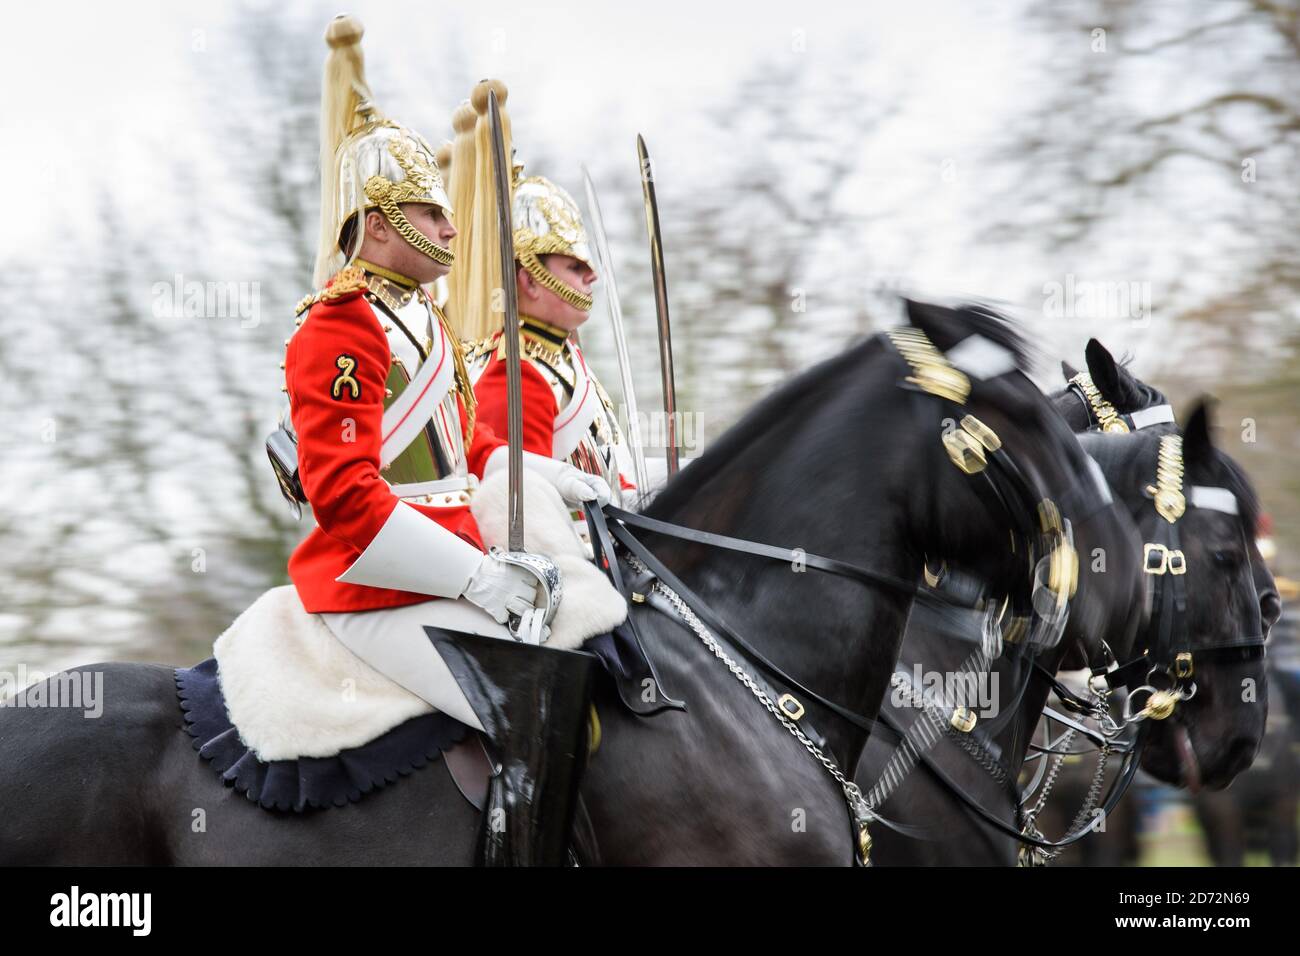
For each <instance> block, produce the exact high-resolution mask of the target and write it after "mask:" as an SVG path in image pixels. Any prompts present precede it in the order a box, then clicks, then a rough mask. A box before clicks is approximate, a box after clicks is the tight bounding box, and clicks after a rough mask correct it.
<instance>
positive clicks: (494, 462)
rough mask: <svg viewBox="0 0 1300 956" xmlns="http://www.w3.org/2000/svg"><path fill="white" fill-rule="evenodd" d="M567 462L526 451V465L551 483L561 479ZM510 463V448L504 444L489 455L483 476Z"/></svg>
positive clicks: (485, 476)
mask: <svg viewBox="0 0 1300 956" xmlns="http://www.w3.org/2000/svg"><path fill="white" fill-rule="evenodd" d="M567 464H568V462H567V461H560V460H558V459H556V458H547V457H546V456H545V455H539V454H537V453H535V452H531V451H526V452H524V467H525V468H531V469H532V470H533V471H535V472H537V473H538V474H539V475H541V476H542V477H543V478H545V479H546V480H547V481H549V482H550V483H551V484H555V483H556V482H557V481H559V480H560V472H562V471H563V470H564V468H565V466H566V465H567ZM509 465H510V448H509V446H507V445H502V446H501V447H500V448H498V449H496V451H494V452H492V454H490V455H488V460H487V461H486V462H485V463H484V465H483V477H484V478H485V479H486V478H487V476H488V475H490V474H492V473H493V472H494V471H496V470H497V469H498V468H508V467H509Z"/></svg>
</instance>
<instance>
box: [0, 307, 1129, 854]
mask: <svg viewBox="0 0 1300 956" xmlns="http://www.w3.org/2000/svg"><path fill="white" fill-rule="evenodd" d="M909 316H910V320H911V323H912V326H913V327H914V328H919V329H921V330H923V331H924V332H925V333H926V334H927V335H928V337H929V339H930V340H931V341H932V342H933V343H934V345H935V346H937V347H938V348H939V349H942V350H947V349H950V348H952V347H953V346H955V345H957V344H958V343H959V342H961V341H963V340H966V339H968V337H970V336H972V335H974V334H978V335H981V336H983V337H984V338H985V339H987V340H989V342H990V343H996V346H997V347H999V348H1002V349H1006V350H1009V351H1010V352H1011V353H1013V354H1014V355H1016V356H1021V355H1022V347H1021V342H1020V341H1019V339H1018V338H1017V337H1016V336H1015V335H1014V333H1012V332H1011V331H1010V330H1009V329H1008V328H1007V327H1006V326H1005V325H1004V324H1003V323H1001V322H1000V321H998V320H996V319H994V318H992V317H990V316H988V315H985V314H980V313H977V312H972V311H968V310H965V311H955V310H949V309H944V308H940V307H933V306H925V305H920V304H916V303H909ZM914 372H915V369H911V368H909V365H908V364H907V363H906V362H905V361H904V360H903V358H902V357H901V356H900V353H899V351H898V350H897V349H896V348H895V346H894V345H892V344H891V342H890V340H889V339H887V338H886V337H884V336H875V337H872V338H870V339H867V340H865V341H864V342H862V343H861V344H858V345H856V346H854V347H852V348H850V349H848V350H847V351H845V352H844V353H842V354H840V355H839V356H838V357H836V358H833V359H831V360H830V361H828V362H825V363H824V364H822V365H819V366H817V367H816V368H814V369H812V370H810V371H809V372H807V373H805V374H803V375H801V376H799V377H798V378H797V379H795V380H793V381H792V382H790V383H789V384H787V385H786V386H784V387H783V388H781V389H780V390H778V391H777V392H776V393H775V394H773V395H772V396H770V397H769V398H767V399H766V400H765V401H763V402H762V403H760V404H759V405H758V406H757V407H756V408H755V409H754V410H753V411H752V412H751V413H750V414H748V415H747V416H746V417H745V418H744V419H743V420H742V421H741V423H740V424H738V425H737V426H735V427H734V428H732V429H731V430H730V431H729V432H728V433H727V434H725V435H724V436H722V437H721V438H720V439H719V440H718V441H717V442H716V443H715V445H714V446H713V447H712V448H711V449H710V450H709V451H708V452H707V453H706V454H704V455H703V456H701V457H700V458H699V459H698V460H697V461H695V462H693V463H692V464H690V465H689V466H688V467H687V468H685V469H683V471H682V472H681V473H680V474H679V475H678V476H677V477H676V478H675V479H674V480H673V481H672V482H670V483H669V485H668V486H667V487H666V488H665V490H664V491H663V492H662V493H661V494H660V496H659V497H658V498H657V499H656V501H655V502H654V504H653V505H652V507H651V508H650V509H649V510H648V514H649V515H650V516H652V517H655V518H660V519H664V520H666V521H672V522H675V523H679V524H682V525H687V526H691V527H696V528H702V529H706V530H709V531H713V532H721V533H726V534H728V535H733V536H736V537H740V538H745V539H750V540H755V541H761V542H768V543H772V544H779V545H782V546H787V547H792V548H802V549H804V551H805V552H806V553H808V554H819V555H826V556H830V557H833V558H835V559H838V560H841V561H845V562H851V563H853V564H856V565H858V566H862V567H866V568H870V569H872V570H874V571H875V572H877V573H880V574H883V575H888V576H892V577H893V578H896V579H901V580H902V581H905V582H911V581H918V580H919V578H920V575H921V570H922V565H923V562H924V559H925V557H924V556H926V555H928V556H930V558H931V559H932V560H946V561H948V562H950V563H951V564H952V565H954V566H965V567H968V568H977V569H978V570H979V572H980V576H981V577H982V578H983V579H984V580H986V581H988V582H989V585H990V587H992V588H993V589H994V590H995V591H997V592H999V593H1006V594H1019V593H1022V592H1023V591H1024V590H1025V589H1026V588H1027V586H1028V580H1027V579H1028V578H1029V574H1028V571H1027V570H1026V568H1025V566H1024V560H1025V555H1024V553H1023V550H1021V551H1019V552H1018V553H1013V551H1012V544H1013V543H1014V541H1015V540H1016V539H1015V537H1014V535H1009V534H1008V528H1009V522H1010V519H1009V517H1008V515H1007V514H1006V513H1002V512H1000V511H999V510H998V509H996V508H990V507H988V506H987V505H986V504H985V501H986V499H985V498H984V497H982V496H981V495H980V494H978V493H977V491H976V487H975V484H974V482H975V481H976V480H977V479H976V478H974V477H972V476H970V475H967V474H963V473H962V472H961V471H959V470H958V469H957V468H955V467H954V465H953V462H952V461H951V460H950V457H949V453H948V452H947V450H946V449H945V445H944V443H943V441H942V438H943V435H944V433H945V430H946V429H949V428H951V426H952V423H951V422H947V423H945V422H944V420H943V419H944V418H945V417H947V416H949V415H951V414H953V412H952V406H951V404H950V403H947V402H944V401H941V400H940V399H938V398H936V397H935V396H934V395H933V394H928V393H927V392H926V391H924V390H922V389H919V388H916V387H913V385H912V384H911V383H908V382H907V379H909V378H913V379H914V378H915V375H914ZM900 385H901V386H904V387H900ZM971 386H972V388H971V392H970V396H969V400H968V401H967V403H966V404H965V406H964V407H963V408H962V409H961V411H963V412H969V413H971V414H974V415H977V416H978V417H979V418H980V419H982V420H983V421H984V422H985V424H986V425H988V426H989V427H991V428H993V429H994V430H996V432H997V434H998V435H999V436H1000V437H1001V440H1002V442H1003V445H1004V449H1005V450H1006V452H1007V453H1008V454H1009V455H1010V456H1013V457H1014V461H1015V463H1016V465H1018V466H1019V467H1020V468H1021V470H1022V471H1023V472H1024V473H1025V475H1026V476H1027V477H1028V480H1030V481H1032V482H1033V483H1034V484H1035V486H1036V487H1038V488H1039V489H1041V490H1042V493H1043V494H1044V495H1050V496H1051V497H1053V498H1054V499H1055V500H1057V501H1059V502H1062V511H1063V513H1065V515H1066V517H1070V518H1078V519H1079V522H1080V524H1081V525H1082V524H1086V525H1088V529H1089V531H1088V533H1089V535H1090V540H1091V541H1092V542H1095V543H1096V545H1097V546H1099V547H1106V548H1107V549H1109V550H1110V551H1112V552H1114V553H1115V554H1117V555H1118V554H1124V553H1128V552H1129V550H1130V549H1131V547H1132V542H1131V539H1130V537H1129V534H1130V533H1131V528H1130V527H1129V525H1128V522H1127V519H1126V518H1125V517H1124V515H1123V514H1122V511H1121V509H1119V508H1118V507H1115V506H1113V505H1106V506H1102V507H1099V508H1096V509H1094V510H1093V511H1092V513H1091V515H1090V517H1088V518H1087V519H1086V521H1085V520H1084V519H1083V518H1082V516H1081V515H1080V514H1075V513H1073V510H1072V506H1071V505H1067V504H1066V502H1073V501H1078V500H1079V499H1080V495H1079V494H1078V490H1077V487H1076V486H1077V477H1076V476H1078V475H1080V474H1083V473H1085V471H1086V460H1085V456H1084V454H1083V452H1082V451H1081V449H1080V447H1079V445H1078V442H1077V440H1076V439H1075V437H1074V436H1073V435H1072V434H1070V432H1069V430H1068V428H1066V427H1065V425H1064V423H1063V422H1062V421H1061V419H1060V417H1059V416H1058V415H1057V414H1056V413H1055V412H1054V411H1053V410H1052V408H1051V406H1050V405H1049V404H1048V402H1047V400H1046V398H1045V397H1044V396H1043V395H1042V394H1041V393H1040V392H1039V391H1038V389H1037V388H1036V387H1035V386H1034V385H1033V384H1032V383H1031V382H1030V381H1029V380H1028V379H1027V378H1026V377H1025V376H1024V375H1023V374H1021V373H1020V372H1019V371H1018V370H1013V371H1011V372H1010V373H1009V374H999V375H997V376H996V377H992V376H991V377H989V378H987V379H980V378H975V377H972V379H971ZM653 547H654V550H655V552H656V554H658V555H659V556H660V557H661V558H662V560H663V561H664V562H665V563H666V564H667V565H668V566H669V567H671V568H672V569H674V570H675V571H676V572H677V573H678V574H679V575H680V576H681V577H682V579H683V580H684V581H685V582H686V583H687V584H689V586H690V587H691V588H692V589H693V590H694V591H695V592H697V594H698V595H699V597H700V599H701V600H702V601H704V602H706V603H707V604H708V605H709V607H710V608H711V609H712V610H713V611H714V612H715V613H716V614H717V615H718V616H720V617H721V618H723V619H725V621H726V622H727V623H728V624H729V625H730V626H731V627H732V628H734V630H735V631H736V632H738V633H740V634H742V635H744V636H745V637H746V638H747V639H748V640H749V641H750V642H751V643H752V644H753V645H756V648H757V649H758V650H759V651H761V652H762V653H763V654H765V655H767V656H769V657H770V658H772V659H773V660H774V661H775V662H776V663H777V664H779V665H781V666H782V667H784V668H786V669H787V670H788V671H789V672H790V673H791V674H792V675H793V676H794V677H796V678H797V679H798V680H799V681H800V682H802V683H803V684H804V685H806V686H808V687H810V688H814V689H816V690H817V692H819V693H820V694H821V695H823V696H824V697H826V698H829V699H831V700H834V701H836V702H838V703H839V704H840V705H843V706H844V707H845V708H848V709H851V710H852V711H855V712H857V713H858V714H861V715H867V716H871V715H874V714H875V712H876V709H877V707H878V704H879V701H880V699H881V696H882V694H883V693H884V690H885V684H886V680H887V679H888V676H889V674H890V672H891V668H892V665H893V662H894V660H895V659H896V657H897V654H898V647H899V642H900V640H901V637H902V632H903V627H904V623H905V621H906V619H907V615H908V612H909V608H910V607H911V605H912V600H913V596H912V594H911V593H910V592H909V593H903V592H902V591H901V590H895V589H892V588H885V587H874V586H869V585H866V584H864V583H863V582H861V581H852V580H848V579H846V578H844V577H838V576H834V575H829V574H822V573H818V572H816V571H814V570H812V569H811V568H809V569H802V568H799V567H792V566H791V565H790V564H789V563H780V562H773V561H770V560H767V559H763V558H756V557H742V556H738V555H737V554H736V553H734V552H729V551H724V550H717V549H712V548H705V547H702V546H700V545H694V544H689V543H685V542H682V541H678V540H675V539H668V538H656V539H654V540H653ZM1123 564H1124V562H1123V561H1122V560H1120V561H1118V562H1117V567H1116V568H1115V569H1114V570H1115V572H1116V573H1111V574H1106V575H1091V576H1085V577H1084V578H1083V579H1082V580H1081V581H1080V583H1079V595H1078V598H1079V601H1080V602H1081V603H1083V604H1084V605H1086V606H1088V607H1092V608H1096V609H1097V613H1099V614H1102V615H1103V616H1104V617H1105V618H1106V619H1107V620H1110V619H1112V618H1113V619H1114V620H1115V622H1116V623H1117V624H1118V623H1119V622H1124V621H1128V620H1130V619H1131V618H1134V617H1136V616H1137V615H1138V613H1139V611H1138V607H1139V602H1140V595H1141V583H1140V574H1139V573H1138V570H1137V566H1136V562H1132V566H1131V567H1130V568H1129V569H1128V570H1129V572H1130V573H1125V572H1124V570H1123V567H1122V566H1123ZM633 614H634V616H635V619H636V623H637V626H638V629H639V631H640V633H641V636H642V639H643V641H644V643H645V645H646V646H647V648H648V649H649V651H650V654H651V655H652V656H653V657H654V658H655V660H656V662H657V664H658V667H659V669H660V673H661V677H662V679H663V686H664V687H665V688H666V689H667V690H669V691H670V692H672V693H674V694H675V695H677V696H680V697H682V698H684V699H685V701H686V703H687V706H688V709H687V710H686V711H667V712H664V713H661V714H660V715H658V716H655V717H652V718H644V717H638V716H635V715H633V714H631V713H630V712H629V711H628V710H627V709H626V708H625V707H624V706H623V705H622V704H621V703H620V702H619V701H618V700H617V699H616V697H615V694H614V691H613V689H612V687H603V688H602V690H601V691H600V693H599V694H598V696H597V709H598V712H599V717H600V722H601V725H602V728H603V733H602V738H601V743H600V745H599V749H598V750H597V751H596V753H595V755H594V757H593V759H592V762H591V765H590V767H589V770H588V772H587V776H586V779H585V782H584V786H583V798H584V802H585V804H586V807H587V809H588V811H589V815H590V820H591V824H592V827H591V831H592V832H593V833H594V835H595V837H596V839H597V840H598V843H599V859H600V860H601V861H603V862H606V863H613V864H849V863H851V862H852V861H853V860H854V858H855V851H856V849H857V843H856V840H855V836H856V833H855V832H854V830H853V829H852V827H851V823H850V816H849V812H848V810H847V809H846V799H845V795H844V792H843V790H842V788H841V785H840V784H839V783H837V782H836V780H835V779H834V778H833V777H832V775H831V774H830V773H829V772H828V769H827V767H826V766H825V765H824V764H823V763H821V762H819V761H818V760H815V759H813V756H812V755H811V754H810V753H809V752H808V751H807V749H806V748H805V747H804V746H803V745H802V744H801V743H800V742H799V741H797V740H796V739H795V738H794V737H793V736H792V735H791V733H789V732H788V730H787V728H786V727H784V726H782V725H781V724H780V723H778V722H777V721H776V720H775V719H774V718H773V717H772V716H771V715H769V714H768V713H767V712H766V711H765V710H764V709H763V707H761V706H760V704H759V703H758V701H757V700H756V699H755V697H754V695H753V694H752V693H751V691H750V690H749V689H748V688H747V687H745V686H743V685H742V684H741V683H740V682H739V681H738V680H737V679H736V678H735V676H733V673H732V672H730V671H729V669H728V668H727V667H725V666H723V664H722V663H720V662H719V661H718V660H717V659H716V658H715V656H714V655H713V654H712V653H711V652H710V651H708V650H707V649H706V648H705V646H704V645H703V644H702V643H701V641H700V640H699V639H698V638H697V636H696V634H695V633H693V632H692V631H691V630H689V629H688V628H686V627H685V626H683V625H682V624H681V623H680V622H679V621H677V620H675V619H673V618H670V617H668V616H666V615H664V614H662V613H660V612H659V611H656V610H654V609H653V608H652V607H650V606H648V605H633ZM742 663H743V662H742ZM80 670H89V671H99V672H102V674H103V682H104V691H103V699H104V704H103V714H102V716H101V717H100V718H99V719H94V720H91V719H85V718H84V717H83V716H82V714H81V713H80V712H79V711H74V710H71V709H45V710H41V709H35V708H23V709H9V708H6V709H4V710H0V862H3V863H9V864H14V863H87V864H97V863H119V864H123V863H153V864H162V863H187V864H236V863H237V864H344V863H347V864H378V863H406V864H414V863H430V864H466V863H469V862H470V861H471V859H472V850H473V843H474V839H475V834H476V831H477V828H478V820H477V814H476V812H475V811H474V810H473V809H472V808H471V807H470V805H469V804H468V803H467V802H466V801H465V800H463V799H462V798H461V797H460V795H459V794H458V792H457V790H456V789H455V786H454V785H453V782H452V780H451V778H450V777H449V775H448V774H446V773H444V772H442V770H441V769H439V768H436V767H433V768H430V767H425V768H424V769H421V770H418V771H416V772H414V773H412V774H410V776H409V777H407V778H406V779H404V780H402V781H400V782H399V783H397V784H395V785H392V786H388V787H385V788H383V789H381V790H378V791H376V792H373V793H371V794H369V795H367V796H365V797H364V798H363V799H361V800H360V801H359V802H357V803H353V804H350V805H347V806H344V807H340V808H333V809H328V810H320V811H308V812H303V813H279V812H271V811H267V810H264V809H261V808H259V807H257V806H255V805H253V804H251V803H249V802H248V801H247V800H246V799H244V798H243V797H242V796H240V795H238V794H237V793H236V792H235V791H233V790H232V789H230V788H228V787H226V786H223V784H222V783H221V781H220V779H219V778H218V777H217V775H216V774H215V773H213V771H212V769H211V768H210V767H209V766H207V765H205V764H204V763H202V762H201V761H200V759H199V758H198V757H197V756H196V754H195V751H194V749H193V747H192V745H191V743H192V742H191V739H190V738H189V737H188V736H187V734H186V733H185V731H184V729H183V726H182V719H181V713H180V711H179V710H178V708H177V701H176V688H175V685H174V682H173V669H172V668H171V667H165V666H157V665H135V664H104V665H92V666H91V667H88V668H81V669H80ZM55 679H57V677H56V678H51V680H55ZM26 693H27V694H29V695H30V694H31V689H29V690H28V691H27V692H26ZM808 711H809V713H808V716H807V718H806V719H808V720H815V721H816V724H817V725H818V727H819V728H820V729H821V731H822V732H823V733H824V735H825V738H826V740H827V746H826V749H825V756H826V757H827V759H828V760H832V761H834V763H835V764H836V765H838V766H839V767H842V768H844V772H845V773H846V774H848V773H851V771H852V768H853V767H854V766H855V765H856V763H857V759H858V756H859V754H860V752H861V749H862V746H863V743H864V740H865V738H866V733H865V732H864V731H863V730H862V729H861V728H860V727H859V726H856V725H855V724H854V723H852V722H850V721H849V720H847V719H845V718H843V717H841V716H840V715H839V714H837V713H835V712H833V711H831V710H829V709H826V708H824V707H822V706H819V705H818V704H817V703H816V702H815V701H809V702H808Z"/></svg>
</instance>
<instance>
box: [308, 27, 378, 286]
mask: <svg viewBox="0 0 1300 956" xmlns="http://www.w3.org/2000/svg"><path fill="white" fill-rule="evenodd" d="M364 34H365V27H363V26H362V25H361V21H360V20H358V19H357V18H356V17H349V16H340V17H335V18H334V19H333V20H331V21H330V25H329V26H328V27H326V29H325V42H326V43H327V44H328V45H329V55H328V56H327V57H326V58H325V80H324V83H323V85H322V87H321V101H320V197H321V201H320V242H319V244H318V246H317V248H316V271H315V283H316V288H320V287H321V286H323V285H324V284H325V283H326V281H328V280H329V278H330V276H332V275H333V274H334V273H335V271H337V267H338V266H339V265H340V264H341V261H340V257H339V247H338V241H339V228H340V226H342V224H343V223H344V222H345V221H346V220H347V218H348V216H350V215H351V214H352V213H354V212H359V211H360V210H355V209H353V210H345V209H339V208H337V207H338V202H339V182H338V158H337V154H338V149H339V146H340V145H342V143H343V141H344V140H345V139H347V137H348V135H349V134H350V133H352V132H353V131H355V130H356V129H357V128H358V127H360V126H361V125H363V124H364V123H365V122H366V121H367V120H368V119H369V118H370V115H369V113H370V111H368V110H367V111H363V110H361V107H363V106H364V105H366V104H368V103H370V100H371V97H370V87H369V85H368V84H367V83H366V64H365V57H364V56H363V55H362V52H361V37H362V36H363V35H364ZM363 113H364V115H363ZM356 193H357V194H358V195H360V190H356ZM350 251H352V252H355V250H350ZM348 258H350V256H349V257H348Z"/></svg>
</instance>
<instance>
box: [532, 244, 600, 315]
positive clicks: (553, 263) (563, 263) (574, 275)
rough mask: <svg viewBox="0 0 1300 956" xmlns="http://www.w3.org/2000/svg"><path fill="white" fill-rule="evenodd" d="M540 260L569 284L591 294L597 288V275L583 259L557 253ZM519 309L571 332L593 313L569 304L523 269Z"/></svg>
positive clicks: (542, 257)
mask: <svg viewBox="0 0 1300 956" xmlns="http://www.w3.org/2000/svg"><path fill="white" fill-rule="evenodd" d="M540 261H541V263H542V265H543V266H545V267H546V268H547V269H548V270H549V271H550V272H551V273H552V274H553V275H555V276H557V277H558V278H559V279H560V280H561V281H562V282H563V283H564V284H565V285H567V286H572V287H573V288H575V289H577V290H578V291H579V292H584V293H586V294H587V295H591V290H592V288H593V287H594V286H595V285H596V273H595V272H594V271H592V269H591V267H590V266H588V265H587V264H586V263H584V262H583V261H582V260H581V259H575V258H574V257H573V256H565V255H560V254H558V253H554V254H552V255H549V256H541V257H540ZM519 308H520V310H521V311H523V312H526V313H527V314H529V315H531V316H533V318H536V319H541V320H542V321H543V322H549V323H550V324H551V325H557V326H559V327H560V328H562V329H567V330H568V331H570V332H572V331H573V330H574V329H576V328H577V327H578V326H580V325H582V323H583V322H586V321H587V316H588V315H589V314H590V313H587V312H583V311H582V310H581V309H579V308H577V307H576V306H572V305H570V304H569V303H567V302H565V301H564V300H563V299H561V298H560V297H559V296H558V295H556V294H555V293H554V292H552V291H551V290H550V289H548V288H546V287H545V286H543V285H541V284H540V283H538V281H537V280H536V279H534V278H533V277H532V276H530V275H529V274H528V273H527V272H526V271H524V270H523V269H520V270H519Z"/></svg>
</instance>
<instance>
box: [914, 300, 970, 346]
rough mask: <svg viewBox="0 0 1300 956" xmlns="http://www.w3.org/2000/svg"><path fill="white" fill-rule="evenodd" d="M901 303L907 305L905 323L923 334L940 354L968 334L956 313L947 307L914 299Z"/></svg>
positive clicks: (968, 330)
mask: <svg viewBox="0 0 1300 956" xmlns="http://www.w3.org/2000/svg"><path fill="white" fill-rule="evenodd" d="M903 301H904V302H905V303H906V304H907V321H908V322H909V323H911V324H912V325H913V326H915V327H916V328H918V329H920V330H921V331H922V332H924V333H925V334H926V337H927V338H929V340H930V341H931V342H933V343H934V345H935V347H936V348H937V349H939V351H941V352H946V351H947V350H948V349H950V348H952V347H953V346H954V345H956V344H957V343H958V342H960V341H961V340H962V339H963V338H965V337H966V336H967V335H968V334H969V332H970V329H968V328H966V327H965V326H963V325H962V323H961V321H960V319H959V318H958V316H957V313H956V312H955V311H954V310H953V309H950V308H948V307H947V306H943V305H935V304H934V303H932V302H917V301H916V300H914V299H904V300H903Z"/></svg>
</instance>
